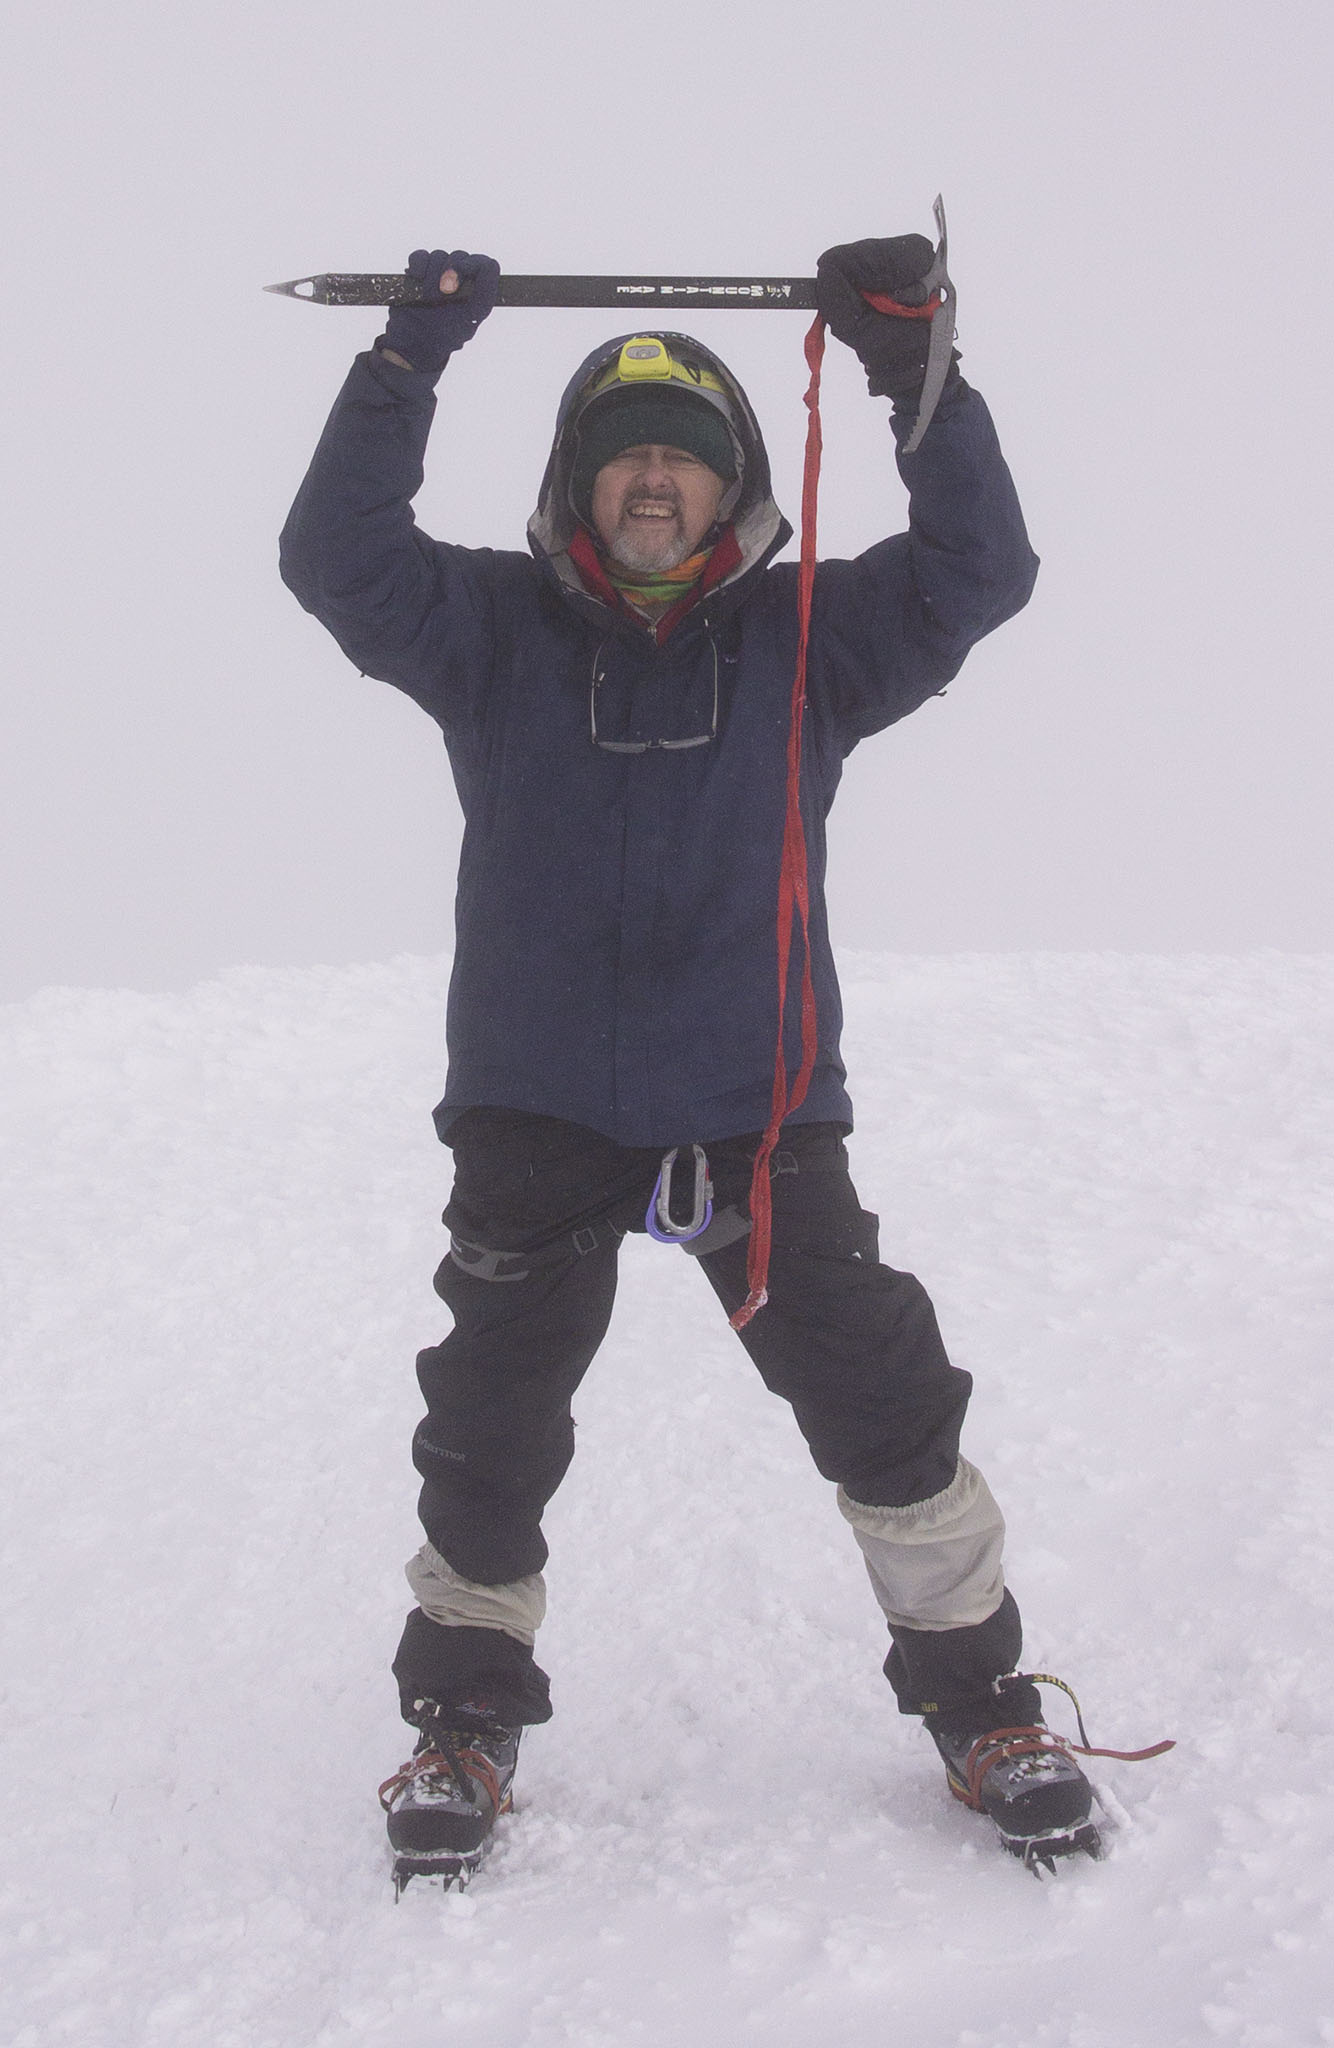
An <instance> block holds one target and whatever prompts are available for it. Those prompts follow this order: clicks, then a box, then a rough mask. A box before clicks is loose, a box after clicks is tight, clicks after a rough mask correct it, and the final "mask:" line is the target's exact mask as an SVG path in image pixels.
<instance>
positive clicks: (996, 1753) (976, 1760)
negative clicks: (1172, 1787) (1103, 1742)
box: [964, 1728, 1176, 1804]
mask: <svg viewBox="0 0 1334 2048" xmlns="http://www.w3.org/2000/svg"><path fill="white" fill-rule="evenodd" d="M1175 1748H1176V1743H1175V1742H1155V1743H1153V1744H1151V1745H1150V1747H1149V1748H1148V1749H1093V1748H1091V1747H1090V1746H1089V1745H1088V1744H1087V1743H1085V1742H1067V1741H1066V1739H1065V1737H1064V1736H1063V1735H1056V1734H1053V1732H1052V1730H1051V1729H1050V1728H993V1729H991V1730H990V1731H989V1732H988V1733H987V1734H986V1735H981V1736H979V1737H978V1739H977V1741H976V1742H975V1743H974V1744H973V1746H972V1748H971V1749H970V1750H969V1752H968V1757H967V1761H966V1762H965V1764H964V1769H965V1771H966V1772H967V1773H968V1794H969V1797H970V1799H971V1800H972V1801H973V1802H974V1804H980V1801H981V1791H982V1780H983V1779H984V1778H985V1777H986V1775H987V1772H988V1771H989V1770H990V1769H991V1768H992V1766H993V1765H995V1764H1003V1763H1008V1762H1010V1760H1011V1759H1012V1758H1014V1757H1019V1756H1039V1755H1041V1754H1043V1753H1044V1752H1052V1753H1055V1754H1056V1755H1059V1756H1072V1755H1074V1756H1109V1757H1115V1758H1116V1760H1117V1761H1118V1762H1119V1763H1123V1764H1139V1763H1144V1762H1146V1761H1147V1759H1148V1758H1149V1757H1153V1756H1163V1755H1164V1754H1165V1753H1166V1752H1167V1751H1168V1750H1169V1749H1175Z"/></svg>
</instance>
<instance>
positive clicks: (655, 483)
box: [593, 443, 727, 575]
mask: <svg viewBox="0 0 1334 2048" xmlns="http://www.w3.org/2000/svg"><path fill="white" fill-rule="evenodd" d="M726 489H727V485H726V484H725V483H724V481H723V479H722V478H721V477H720V476H715V474H714V472H713V471H712V470H711V469H710V468H709V467H708V464H707V463H704V462H701V461H700V460H699V457H698V456H696V455H687V453H686V451H685V449H684V448H664V447H659V446H657V445H650V444H648V443H645V444H643V445H642V446H639V447H635V448H626V449H623V450H622V452H621V453H620V454H619V455H614V456H613V457H612V459H611V461H610V462H606V463H604V464H603V466H602V468H601V469H600V470H599V471H598V473H597V477H596V479H595V480H594V484H593V524H594V526H595V527H596V528H597V531H598V535H599V537H600V539H601V541H602V543H603V546H604V547H605V548H606V550H607V553H608V554H609V555H610V556H611V558H612V562H613V563H614V564H615V566H616V567H617V568H620V569H629V570H632V571H633V572H634V573H635V574H637V575H646V574H653V573H655V572H660V571H662V570H664V569H678V568H679V567H680V566H681V564H682V562H684V561H685V560H686V558H687V556H689V555H693V554H694V552H695V550H696V549H697V548H698V546H699V544H700V542H701V541H702V540H703V538H704V536H705V534H706V533H707V532H708V530H709V528H710V527H711V526H712V525H713V523H714V520H715V519H716V518H717V516H718V506H719V504H720V503H721V501H722V495H723V492H724V491H725V490H726Z"/></svg>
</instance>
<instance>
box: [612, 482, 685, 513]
mask: <svg viewBox="0 0 1334 2048" xmlns="http://www.w3.org/2000/svg"><path fill="white" fill-rule="evenodd" d="M632 505H667V506H669V507H670V509H671V510H672V511H673V512H676V513H679V512H680V510H681V497H680V493H679V492H678V491H674V490H672V489H671V488H670V486H668V488H667V489H665V490H657V491H648V490H644V489H643V488H642V487H638V486H636V485H634V484H631V486H630V487H629V489H628V490H627V491H626V493H625V495H624V497H623V498H622V499H621V515H622V517H624V515H625V514H626V513H627V512H628V511H629V509H630V507H631V506H632Z"/></svg>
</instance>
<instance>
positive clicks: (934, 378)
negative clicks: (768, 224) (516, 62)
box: [264, 198, 955, 455]
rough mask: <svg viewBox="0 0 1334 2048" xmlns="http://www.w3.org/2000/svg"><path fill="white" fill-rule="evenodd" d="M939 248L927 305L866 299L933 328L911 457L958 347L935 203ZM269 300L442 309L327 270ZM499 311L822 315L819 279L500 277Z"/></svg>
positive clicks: (393, 274) (386, 281) (426, 298)
mask: <svg viewBox="0 0 1334 2048" xmlns="http://www.w3.org/2000/svg"><path fill="white" fill-rule="evenodd" d="M933 210H934V212H935V217H936V227H937V229H938V231H939V234H940V240H939V242H938V244H937V246H936V253H935V258H934V261H933V262H932V265H931V268H930V270H929V271H928V272H927V275H926V276H925V278H924V279H923V280H922V283H921V285H920V286H919V287H918V289H919V290H920V292H921V295H922V296H921V301H920V303H919V304H917V305H914V306H909V305H900V304H899V303H898V301H897V300H894V299H889V298H885V297H884V296H882V295H880V294H873V293H870V292H868V293H867V294H866V298H867V300H868V302H869V304H871V305H872V306H874V307H875V309H876V311H877V312H878V313H893V314H895V315H897V316H898V317H899V318H900V319H907V320H929V321H930V322H931V345H930V349H929V351H928V354H927V364H926V380H925V382H924V383H923V386H922V395H921V398H920V399H919V401H918V406H917V419H916V423H915V424H914V426H913V430H912V433H911V435H910V436H909V438H908V440H907V441H906V442H905V443H904V452H905V454H909V455H910V454H911V453H912V452H913V450H914V449H915V448H916V447H917V445H918V443H919V442H920V441H921V438H922V436H923V434H924V433H925V432H926V430H927V427H928V426H929V425H930V423H931V415H932V414H933V413H934V411H935V409H936V401H937V399H938V398H939V397H940V394H941V391H942V389H943V388H944V383H945V376H946V372H947V371H948V369H949V366H950V351H951V349H952V348H953V346H954V329H955V317H954V316H955V297H954V286H953V285H952V284H951V282H950V277H949V271H948V268H947V264H946V257H947V245H946V234H945V207H944V204H943V202H942V201H941V200H940V199H939V198H937V200H936V203H935V207H934V209H933ZM264 289H265V291H267V292H278V293H280V294H281V295H282V296H283V297H284V298H288V299H305V300H306V301H307V302H308V303H309V304H310V305H312V306H423V305H429V304H436V303H438V298H437V294H436V292H435V290H434V288H433V287H431V286H428V285H427V284H426V283H425V282H424V281H423V280H422V279H421V278H418V277H413V276H412V274H411V273H410V272H407V271H347V270H324V271H320V272H319V273H318V275H316V276H314V277H294V278H292V279H291V280H290V281H289V282H288V283H287V284H267V285H265V287H264ZM467 296H468V286H467V285H466V284H462V285H460V287H459V289H458V291H457V292H456V293H454V294H452V297H453V298H454V300H455V302H456V303H461V302H462V301H464V300H466V298H467ZM496 304H497V305H498V306H575V307H578V306H619V307H621V308H623V309H624V310H627V311H629V312H633V313H638V312H639V311H640V309H641V308H643V309H644V310H645V311H649V310H651V309H653V310H656V309H657V308H659V307H664V306H665V307H668V308H670V309H671V310H672V311H673V312H675V311H677V310H678V309H685V310H687V311H690V312H698V311H701V310H708V309H717V308H722V309H723V310H725V311H727V312H732V311H743V310H746V309H757V310H759V311H763V312H778V313H781V312H786V311H791V312H805V313H811V312H814V311H815V309H816V300H815V279H814V278H813V277H744V276H743V277H693V276H687V277H651V276H650V277H615V276H613V277H533V276H527V275H520V274H511V275H509V276H502V277H501V280H500V290H499V294H498V296H497V299H496Z"/></svg>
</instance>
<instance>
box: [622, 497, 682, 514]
mask: <svg viewBox="0 0 1334 2048" xmlns="http://www.w3.org/2000/svg"><path fill="white" fill-rule="evenodd" d="M625 516H626V518H627V519H675V518H676V516H677V508H676V506H675V505H672V504H668V503H667V502H666V501H665V500H664V499H662V498H635V499H634V500H632V502H631V503H630V504H628V505H627V506H626V508H625Z"/></svg>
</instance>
